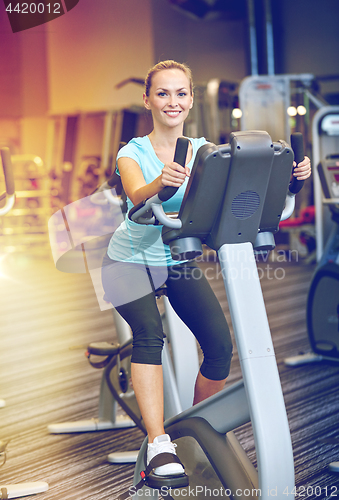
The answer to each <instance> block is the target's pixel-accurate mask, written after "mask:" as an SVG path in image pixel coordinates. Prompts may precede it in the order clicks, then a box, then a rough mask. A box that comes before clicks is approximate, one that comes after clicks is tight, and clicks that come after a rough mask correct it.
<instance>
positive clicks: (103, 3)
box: [46, 0, 153, 113]
mask: <svg viewBox="0 0 339 500" xmlns="http://www.w3.org/2000/svg"><path fill="white" fill-rule="evenodd" d="M46 26H47V53H48V73H49V111H50V113H62V112H72V111H77V110H100V109H107V108H119V107H121V106H128V105H130V104H133V103H136V102H137V103H140V102H142V101H141V97H142V88H141V87H140V88H139V87H137V86H136V85H131V84H129V85H127V86H126V87H124V88H122V89H121V90H116V89H115V88H114V86H115V85H116V84H117V83H119V82H120V81H121V80H123V79H125V78H129V77H131V76H135V77H139V78H140V77H141V78H142V77H144V76H145V74H146V72H147V70H148V69H149V67H150V66H152V64H153V36H152V26H151V4H150V0H142V1H140V0H123V1H121V0H81V2H79V4H78V5H77V6H76V7H75V8H74V9H73V10H71V11H70V12H69V13H68V14H67V15H64V16H61V17H60V18H58V19H56V20H54V21H53V22H51V23H49V24H48V25H46Z"/></svg>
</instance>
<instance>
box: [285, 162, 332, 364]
mask: <svg viewBox="0 0 339 500" xmlns="http://www.w3.org/2000/svg"><path fill="white" fill-rule="evenodd" d="M318 173H319V178H320V181H321V185H322V187H323V193H324V196H325V198H324V199H323V203H324V205H327V206H328V208H329V210H330V213H331V216H332V221H333V227H332V231H331V233H330V235H329V237H328V240H327V243H326V246H325V249H324V253H323V255H322V257H321V259H320V261H319V263H318V265H317V267H316V270H315V272H314V275H313V278H312V281H311V285H310V289H309V292H308V298H307V316H306V319H307V329H308V337H309V341H310V345H311V348H312V351H311V352H309V353H306V354H301V355H299V356H293V357H291V358H286V359H285V364H286V365H288V366H298V365H301V364H305V363H314V362H316V361H323V360H328V361H335V362H339V335H338V332H339V155H338V156H336V155H329V156H328V157H327V158H326V159H325V160H323V161H322V162H320V163H319V165H318Z"/></svg>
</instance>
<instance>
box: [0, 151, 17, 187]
mask: <svg viewBox="0 0 339 500" xmlns="http://www.w3.org/2000/svg"><path fill="white" fill-rule="evenodd" d="M1 160H2V166H3V169H4V175H5V183H6V192H7V194H8V195H12V194H14V193H15V184H14V175H13V167H12V160H11V153H10V151H9V149H8V148H1Z"/></svg>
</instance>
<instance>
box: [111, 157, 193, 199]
mask: <svg viewBox="0 0 339 500" xmlns="http://www.w3.org/2000/svg"><path fill="white" fill-rule="evenodd" d="M118 168H119V172H120V176H121V182H122V185H123V188H124V191H125V193H126V194H127V196H128V198H129V199H130V200H131V201H132V203H133V204H134V205H136V204H137V203H140V202H141V201H143V200H145V199H146V198H150V197H151V196H153V195H155V194H157V193H159V191H161V190H162V188H164V187H165V186H175V187H180V186H181V184H182V183H183V182H184V180H185V178H186V176H189V175H190V171H189V168H188V167H182V166H181V165H179V164H178V163H175V162H171V163H167V164H166V165H165V166H164V168H163V169H162V173H161V174H160V175H159V176H158V177H157V178H156V179H154V181H152V182H150V183H149V184H146V181H145V178H144V176H143V173H142V170H141V168H140V166H139V165H138V163H137V162H136V161H135V160H132V159H131V158H125V157H123V158H119V160H118Z"/></svg>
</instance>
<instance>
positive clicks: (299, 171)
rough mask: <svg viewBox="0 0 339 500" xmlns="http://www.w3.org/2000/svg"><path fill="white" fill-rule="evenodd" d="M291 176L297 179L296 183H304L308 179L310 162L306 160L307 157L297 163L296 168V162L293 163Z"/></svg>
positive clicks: (310, 170)
mask: <svg viewBox="0 0 339 500" xmlns="http://www.w3.org/2000/svg"><path fill="white" fill-rule="evenodd" d="M293 167H295V168H294V170H293V175H294V177H296V178H297V179H298V181H305V180H306V179H308V178H309V177H310V175H311V173H312V169H311V160H310V159H309V158H308V156H305V158H304V159H303V161H302V162H300V163H298V166H296V162H295V161H294V162H293Z"/></svg>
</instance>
